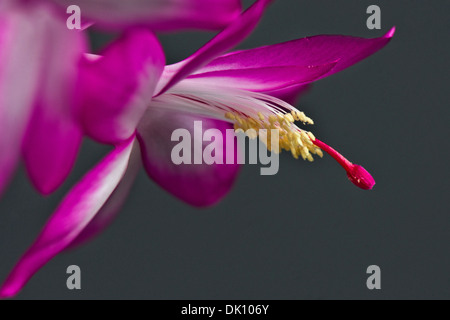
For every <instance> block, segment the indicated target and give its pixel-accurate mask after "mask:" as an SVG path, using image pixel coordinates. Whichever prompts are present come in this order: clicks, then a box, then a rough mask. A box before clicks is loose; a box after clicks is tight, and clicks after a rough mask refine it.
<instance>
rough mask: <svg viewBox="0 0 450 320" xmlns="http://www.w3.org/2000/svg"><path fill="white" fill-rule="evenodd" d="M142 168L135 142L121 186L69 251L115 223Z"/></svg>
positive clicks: (137, 146) (71, 245) (138, 149)
mask: <svg viewBox="0 0 450 320" xmlns="http://www.w3.org/2000/svg"><path fill="white" fill-rule="evenodd" d="M141 167H142V161H141V153H140V148H139V144H138V143H137V142H135V144H134V146H133V150H132V151H131V155H130V160H129V163H128V168H127V171H126V172H125V174H124V176H123V178H122V180H121V181H120V183H119V185H118V186H117V187H116V189H115V190H114V192H113V193H112V194H111V196H110V197H109V198H108V201H106V203H105V204H104V205H103V207H102V208H101V209H100V210H99V211H98V212H97V214H96V215H95V217H94V219H92V221H91V222H90V223H89V224H88V225H87V226H86V228H84V230H83V231H82V232H81V233H80V235H79V236H78V237H77V238H76V239H75V240H73V241H72V243H71V244H70V246H69V247H68V248H67V249H72V248H74V247H77V246H79V245H82V244H84V243H85V242H87V241H90V240H91V239H92V238H94V237H96V236H97V235H98V234H100V233H101V232H102V231H103V230H105V229H106V228H107V227H108V226H109V225H110V224H111V223H112V222H113V221H114V219H115V217H116V216H117V215H118V214H119V212H120V210H121V209H122V207H123V205H124V203H125V200H126V199H127V198H128V195H129V193H130V191H131V187H132V186H133V184H134V181H135V180H136V177H137V174H138V173H139V170H140V169H141Z"/></svg>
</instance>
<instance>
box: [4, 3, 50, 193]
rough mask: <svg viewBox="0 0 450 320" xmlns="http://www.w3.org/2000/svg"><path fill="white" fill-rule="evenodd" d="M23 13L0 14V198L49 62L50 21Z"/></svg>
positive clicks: (39, 12) (41, 13) (39, 14)
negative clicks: (44, 63) (44, 65)
mask: <svg viewBox="0 0 450 320" xmlns="http://www.w3.org/2000/svg"><path fill="white" fill-rule="evenodd" d="M21 9H22V8H19V9H16V8H11V9H10V10H5V11H0V150H1V151H0V194H1V193H2V191H3V189H4V188H5V186H6V184H7V183H8V181H9V179H10V178H11V175H12V173H13V171H14V169H15V167H16V164H17V161H18V159H19V156H20V147H21V144H22V139H23V136H24V133H25V130H26V125H27V123H28V120H29V118H30V114H31V112H32V105H33V102H34V99H35V95H36V92H37V90H38V84H39V81H40V76H41V62H42V61H43V60H45V58H44V48H45V43H44V42H43V41H42V39H43V38H44V37H45V34H46V32H47V30H46V24H47V20H48V19H49V17H48V15H47V14H46V13H45V12H44V11H42V10H29V11H28V10H21ZM30 52H32V53H33V54H31V55H30Z"/></svg>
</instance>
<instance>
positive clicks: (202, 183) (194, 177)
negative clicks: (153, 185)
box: [138, 106, 239, 207]
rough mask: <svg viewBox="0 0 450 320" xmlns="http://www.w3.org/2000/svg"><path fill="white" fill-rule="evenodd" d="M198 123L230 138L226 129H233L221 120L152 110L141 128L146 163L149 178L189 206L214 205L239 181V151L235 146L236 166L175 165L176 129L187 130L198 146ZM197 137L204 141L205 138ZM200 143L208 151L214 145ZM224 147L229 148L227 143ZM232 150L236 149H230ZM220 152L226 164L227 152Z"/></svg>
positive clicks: (139, 129)
mask: <svg viewBox="0 0 450 320" xmlns="http://www.w3.org/2000/svg"><path fill="white" fill-rule="evenodd" d="M168 107H169V106H168ZM194 121H202V127H203V130H204V131H205V130H207V129H210V128H215V129H218V130H220V132H221V133H222V135H223V137H225V136H226V131H225V130H226V129H231V128H232V126H231V125H230V124H229V123H227V122H223V121H220V120H214V119H207V118H201V117H199V116H195V115H194V114H189V113H182V112H176V113H174V112H173V111H170V109H169V111H166V110H165V109H163V108H152V107H151V108H150V109H149V112H147V113H146V115H145V116H144V118H143V120H142V122H141V124H140V125H139V128H138V138H139V142H140V145H141V152H142V160H143V163H144V167H145V169H146V170H147V173H148V175H149V176H150V177H151V178H152V179H153V180H154V181H156V182H157V183H158V184H159V185H160V186H161V187H162V188H164V189H165V190H166V191H168V192H170V193H171V194H173V195H174V196H176V197H178V198H180V199H181V200H183V201H185V202H187V203H188V204H191V205H194V206H199V207H203V206H211V205H213V204H216V203H217V202H218V201H220V200H221V199H222V198H223V197H224V196H225V195H226V194H227V193H228V192H229V191H230V189H231V187H232V186H233V184H234V181H235V180H236V177H237V174H238V171H239V165H238V164H236V163H237V161H236V157H237V152H238V151H237V148H236V147H234V155H235V161H234V163H235V164H212V165H207V164H180V165H175V164H174V163H173V161H172V159H171V153H172V149H173V147H174V146H175V145H176V144H178V142H173V141H171V136H172V133H173V131H174V130H176V129H180V128H184V129H187V130H188V131H189V132H190V133H191V136H192V141H193V143H192V145H194V143H195V142H194V139H195V137H194V133H193V131H194ZM202 136H203V134H202ZM196 138H199V139H200V140H202V137H196ZM199 139H197V141H198V140H199ZM200 143H201V144H202V146H203V148H204V147H205V146H206V145H208V144H209V143H210V142H200ZM223 145H224V146H225V143H224V144H223ZM230 148H233V146H230V147H229V148H227V149H228V150H230ZM220 152H221V154H220V155H219V157H223V160H224V163H225V159H226V158H225V157H226V154H225V150H221V151H220ZM193 154H194V152H192V155H193Z"/></svg>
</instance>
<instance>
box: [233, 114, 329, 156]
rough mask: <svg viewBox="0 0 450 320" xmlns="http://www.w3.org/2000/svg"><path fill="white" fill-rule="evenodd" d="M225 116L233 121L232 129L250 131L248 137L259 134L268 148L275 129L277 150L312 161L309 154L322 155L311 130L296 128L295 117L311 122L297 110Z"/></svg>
mask: <svg viewBox="0 0 450 320" xmlns="http://www.w3.org/2000/svg"><path fill="white" fill-rule="evenodd" d="M225 118H226V119H229V120H231V121H232V122H234V129H235V130H236V131H238V130H239V131H243V132H247V130H249V129H253V130H250V131H249V132H251V133H252V136H251V137H250V138H252V139H254V138H256V137H255V136H254V133H255V132H256V134H257V135H259V136H260V138H262V139H261V141H263V143H264V144H265V145H266V147H267V148H268V149H269V151H270V148H271V139H272V136H271V130H272V129H277V130H278V134H279V150H274V151H276V152H280V151H281V150H286V151H289V152H291V153H292V156H293V157H294V158H295V159H298V158H299V156H301V157H302V158H303V159H304V160H308V161H311V162H312V161H314V158H313V157H312V155H311V154H316V155H318V156H319V157H323V152H322V150H320V148H318V147H317V146H315V145H314V143H313V139H315V137H314V135H313V134H312V133H311V132H307V131H303V130H301V129H300V128H298V127H297V126H296V125H295V124H294V122H295V119H296V118H297V119H302V120H305V122H308V123H311V122H312V120H311V119H309V118H308V117H306V116H305V114H304V113H302V112H299V111H294V110H293V111H292V112H291V113H286V114H283V113H275V114H270V115H268V116H264V114H263V113H261V112H258V113H257V117H252V116H249V115H243V114H242V113H240V114H236V113H233V112H227V113H225ZM260 129H267V133H264V134H263V132H260Z"/></svg>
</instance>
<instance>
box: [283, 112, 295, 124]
mask: <svg viewBox="0 0 450 320" xmlns="http://www.w3.org/2000/svg"><path fill="white" fill-rule="evenodd" d="M284 117H285V119H286V120H287V121H288V122H290V123H293V122H294V121H295V119H294V117H293V116H292V114H290V113H286V114H285V116H284Z"/></svg>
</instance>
